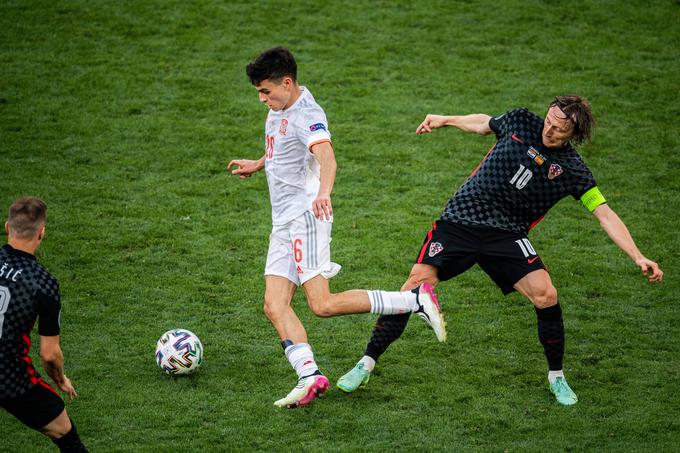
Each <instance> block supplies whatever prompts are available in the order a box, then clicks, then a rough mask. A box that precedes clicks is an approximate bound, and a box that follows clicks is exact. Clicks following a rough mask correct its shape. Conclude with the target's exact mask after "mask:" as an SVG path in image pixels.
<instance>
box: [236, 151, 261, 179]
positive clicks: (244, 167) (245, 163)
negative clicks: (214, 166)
mask: <svg viewBox="0 0 680 453" xmlns="http://www.w3.org/2000/svg"><path fill="white" fill-rule="evenodd" d="M264 157H265V156H262V157H261V158H259V159H258V160H250V159H234V160H232V161H231V162H229V165H227V169H229V170H231V168H232V167H236V168H235V169H233V170H231V173H232V174H233V175H238V177H239V178H241V179H246V178H249V177H251V176H252V175H253V173H256V172H258V171H260V170H262V169H263V168H264Z"/></svg>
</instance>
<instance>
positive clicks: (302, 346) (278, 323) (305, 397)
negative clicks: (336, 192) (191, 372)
mask: <svg viewBox="0 0 680 453" xmlns="http://www.w3.org/2000/svg"><path fill="white" fill-rule="evenodd" d="M246 72H247V74H248V77H249V78H250V81H251V83H252V84H253V85H254V86H255V88H256V89H257V91H258V94H259V99H260V102H262V103H263V104H266V105H267V107H269V115H268V116H267V122H266V126H265V132H266V139H265V154H264V156H262V157H261V158H260V159H258V160H248V159H236V160H232V161H231V162H229V165H228V166H227V167H228V168H230V169H231V168H232V167H236V168H235V169H234V170H232V173H233V174H235V175H238V176H239V177H240V178H241V179H246V178H248V177H250V176H252V175H253V174H254V173H256V172H257V171H259V170H262V169H263V168H264V169H265V173H266V175H267V183H268V185H269V195H270V200H271V205H272V225H273V226H272V232H271V235H270V237H269V251H268V254H267V264H266V266H265V272H264V274H265V296H264V312H265V314H266V315H267V318H269V320H270V321H271V323H272V324H273V325H274V328H275V329H276V331H277V333H278V334H279V337H280V339H281V345H282V346H283V348H284V351H285V354H286V357H287V358H288V360H289V361H290V364H291V365H292V367H293V368H294V369H295V371H296V373H297V375H298V381H297V385H296V386H295V388H293V390H292V391H291V392H290V393H289V394H288V395H287V396H285V397H284V398H281V399H279V400H277V401H275V402H274V404H275V405H276V406H278V407H288V408H293V407H297V406H304V405H306V404H309V403H310V402H311V401H313V400H314V399H315V398H317V397H318V396H320V395H322V394H323V393H324V392H325V391H326V390H328V386H329V381H328V378H326V377H325V376H324V375H323V374H322V373H321V372H320V371H319V368H318V366H317V364H316V362H315V360H314V354H313V352H312V348H311V346H310V345H309V344H308V343H307V333H306V331H305V328H304V327H303V326H302V323H301V322H300V320H299V319H298V317H297V315H296V314H295V312H294V311H293V309H292V307H291V302H292V300H293V295H294V294H295V290H296V289H297V287H298V286H300V285H301V286H302V287H303V289H304V292H305V296H306V298H307V302H308V305H309V307H310V308H311V310H312V312H313V313H314V314H315V315H317V316H320V317H329V316H337V315H346V314H353V313H369V312H370V313H376V314H398V313H406V312H413V313H417V314H418V315H420V316H421V317H422V318H423V319H424V320H425V321H426V322H427V323H428V325H430V326H431V327H432V328H433V330H434V331H435V334H436V336H437V339H438V340H439V341H444V340H445V339H446V327H445V323H444V319H443V317H442V314H441V311H440V310H439V304H438V302H437V297H436V295H435V293H434V290H433V288H432V286H430V285H429V284H427V283H426V284H423V285H421V286H419V287H418V288H416V289H414V290H413V291H404V292H386V291H365V290H350V291H345V292H342V293H338V294H333V293H331V292H330V288H329V284H328V279H329V278H331V277H333V276H334V275H336V274H337V273H338V272H339V271H340V266H339V265H338V264H336V263H333V262H331V256H330V242H331V227H332V225H333V208H332V204H331V192H332V190H333V182H334V181H335V171H336V167H337V164H336V162H335V155H334V152H333V146H332V142H331V135H330V132H329V129H328V121H327V120H326V114H325V113H324V111H323V109H322V108H321V107H320V106H319V104H317V103H316V101H315V100H314V97H313V96H312V94H311V93H310V92H309V90H308V89H307V88H305V87H303V86H300V85H298V83H297V64H296V62H295V58H294V57H293V55H292V54H291V53H290V51H289V50H288V49H285V48H282V47H276V48H273V49H269V50H267V51H265V52H263V53H262V54H261V55H260V56H259V57H258V58H257V59H256V60H255V61H254V62H253V63H251V64H249V65H248V66H247V68H246Z"/></svg>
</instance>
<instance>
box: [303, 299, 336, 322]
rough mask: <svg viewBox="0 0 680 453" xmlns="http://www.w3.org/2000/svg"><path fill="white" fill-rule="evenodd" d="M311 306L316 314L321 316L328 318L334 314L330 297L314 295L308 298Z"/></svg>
mask: <svg viewBox="0 0 680 453" xmlns="http://www.w3.org/2000/svg"><path fill="white" fill-rule="evenodd" d="M308 303H309V308H310V309H311V310H312V313H314V315H316V316H318V317H319V318H328V317H331V316H333V310H332V308H333V305H332V304H331V300H330V297H314V298H310V299H309V300H308Z"/></svg>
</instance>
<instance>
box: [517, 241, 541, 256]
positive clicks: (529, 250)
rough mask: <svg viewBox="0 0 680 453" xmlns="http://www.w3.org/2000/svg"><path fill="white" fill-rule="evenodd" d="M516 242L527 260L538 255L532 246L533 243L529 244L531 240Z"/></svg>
mask: <svg viewBox="0 0 680 453" xmlns="http://www.w3.org/2000/svg"><path fill="white" fill-rule="evenodd" d="M515 242H516V243H517V245H519V248H520V249H521V250H522V253H524V257H525V258H529V257H530V256H535V255H536V250H534V247H533V246H532V245H531V242H529V239H527V238H523V239H518V240H516V241H515Z"/></svg>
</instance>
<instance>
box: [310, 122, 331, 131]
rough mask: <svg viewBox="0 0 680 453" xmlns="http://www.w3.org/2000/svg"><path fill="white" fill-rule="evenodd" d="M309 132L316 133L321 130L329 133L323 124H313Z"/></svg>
mask: <svg viewBox="0 0 680 453" xmlns="http://www.w3.org/2000/svg"><path fill="white" fill-rule="evenodd" d="M309 130H310V131H312V132H314V131H319V130H323V131H326V132H328V131H327V130H326V126H324V124H323V123H316V124H312V125H311V126H309Z"/></svg>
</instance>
